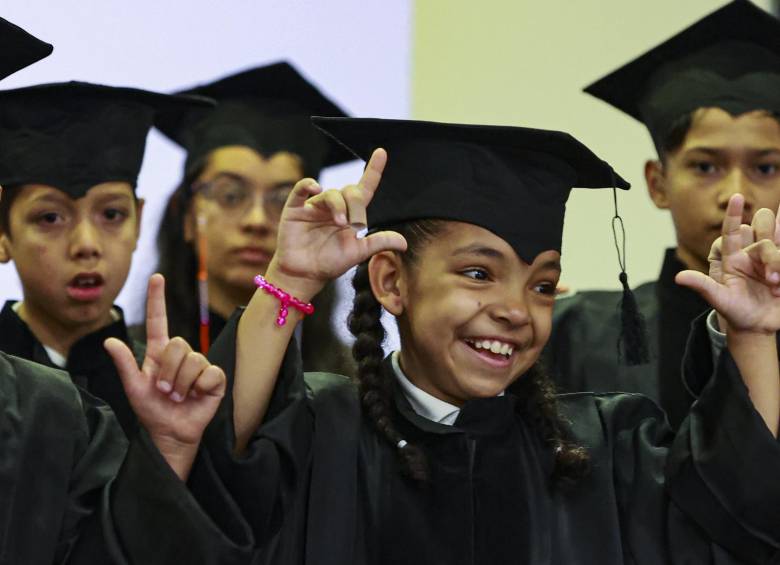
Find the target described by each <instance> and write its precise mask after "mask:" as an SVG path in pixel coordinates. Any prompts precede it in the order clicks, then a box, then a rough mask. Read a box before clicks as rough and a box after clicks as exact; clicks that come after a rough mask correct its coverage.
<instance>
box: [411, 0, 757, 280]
mask: <svg viewBox="0 0 780 565" xmlns="http://www.w3.org/2000/svg"><path fill="white" fill-rule="evenodd" d="M725 3H726V0H579V1H568V2H562V1H560V0H481V1H479V2H474V1H473V0H418V1H417V2H416V3H415V8H414V46H413V53H414V59H413V76H412V115H413V117H414V118H417V119H431V120H441V121H455V122H461V121H462V122H470V123H484V124H506V125H523V126H529V127H539V128H547V129H559V130H564V131H568V132H570V133H572V134H573V135H575V136H576V137H577V138H578V139H580V140H581V141H582V142H583V143H585V144H587V145H588V146H589V147H591V148H592V149H593V150H594V151H595V152H596V153H597V154H598V155H599V156H600V157H602V158H603V159H606V160H607V161H609V162H610V163H611V164H612V165H613V166H614V167H615V169H616V170H617V171H618V172H619V173H620V174H621V175H623V176H624V177H625V178H626V179H628V180H629V181H630V182H631V184H632V185H633V188H632V190H631V191H629V192H628V193H621V194H620V195H619V199H620V211H621V214H622V216H623V218H624V219H625V224H626V230H627V237H628V243H627V250H628V273H629V276H630V282H631V284H632V285H637V284H639V283H641V282H644V281H648V280H652V279H655V278H657V276H658V273H659V271H660V267H661V260H662V257H663V251H664V248H665V247H667V246H672V245H674V242H675V239H674V230H673V228H672V223H671V219H670V217H669V214H668V213H667V212H664V211H659V210H657V209H656V208H655V207H654V206H653V204H652V203H651V202H650V198H649V197H648V195H647V189H646V185H645V180H644V176H643V166H644V162H645V160H646V159H649V158H653V157H654V155H655V152H654V150H653V146H652V143H651V140H650V136H649V135H648V133H647V130H646V129H645V128H644V127H643V126H642V125H641V124H640V123H639V122H637V121H635V120H634V119H633V118H631V117H629V116H627V115H625V114H622V113H621V112H619V111H618V110H615V109H614V108H612V107H611V106H609V105H607V104H605V103H603V102H601V101H600V100H597V99H595V98H593V97H591V96H589V95H587V94H584V93H583V92H582V88H583V87H584V86H586V85H588V84H590V83H591V82H593V81H594V80H596V79H598V78H600V77H601V76H603V75H605V74H607V73H608V72H610V71H612V70H614V69H616V68H618V67H619V66H621V65H623V64H624V63H626V62H628V61H629V60H631V59H632V58H634V57H636V56H638V55H640V54H642V53H644V52H645V51H647V50H648V49H650V48H651V47H652V46H654V45H656V44H657V43H660V42H661V41H664V40H666V39H668V38H669V37H671V36H672V35H674V34H675V33H677V32H679V31H681V30H682V29H684V28H685V27H687V26H688V25H690V24H692V23H693V22H695V21H696V20H697V19H699V18H701V17H702V16H704V15H705V14H708V13H709V12H711V11H713V10H715V9H717V8H719V7H720V6H722V5H723V4H725ZM756 4H757V5H759V6H761V7H762V8H765V9H766V8H768V7H769V5H770V1H769V0H758V1H757V2H756ZM612 214H613V211H612V194H611V191H606V190H602V191H593V190H574V191H572V195H571V198H570V199H569V203H568V206H567V213H566V225H565V228H564V234H563V257H562V265H563V278H562V282H564V283H566V284H568V285H571V286H572V287H573V288H575V289H585V288H619V286H620V283H619V282H618V278H617V277H618V273H619V268H618V262H617V257H616V254H615V248H614V244H613V242H612V232H611V229H610V219H611V217H612Z"/></svg>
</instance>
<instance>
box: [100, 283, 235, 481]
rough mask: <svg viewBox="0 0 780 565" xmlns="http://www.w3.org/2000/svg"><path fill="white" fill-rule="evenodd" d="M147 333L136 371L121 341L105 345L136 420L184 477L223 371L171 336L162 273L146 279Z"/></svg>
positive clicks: (216, 397)
mask: <svg viewBox="0 0 780 565" xmlns="http://www.w3.org/2000/svg"><path fill="white" fill-rule="evenodd" d="M146 336H147V337H146V357H145V358H144V361H143V364H142V366H141V368H140V369H139V368H138V365H137V364H136V361H135V358H134V357H133V353H132V352H131V351H130V348H128V347H127V345H126V344H125V343H124V342H122V341H120V340H118V339H114V338H111V339H107V340H106V343H105V347H106V349H107V350H108V353H109V354H110V355H111V358H112V359H113V361H114V364H115V365H116V367H117V371H118V372H119V376H120V377H121V379H122V385H123V386H124V389H125V393H126V394H127V398H128V400H129V402H130V406H132V408H133V410H134V411H135V413H136V415H137V416H138V420H139V421H140V423H141V425H142V426H143V427H144V428H145V429H146V431H147V432H148V433H149V436H150V437H151V439H152V441H153V442H154V443H155V445H156V446H157V448H158V449H159V450H160V453H162V455H163V457H165V459H166V460H167V461H168V463H169V464H170V465H171V467H172V468H173V469H174V471H176V473H177V474H178V475H179V477H181V478H182V479H183V480H184V479H186V476H187V475H188V474H189V469H190V467H191V466H192V462H193V460H194V458H195V454H196V453H197V449H198V445H199V443H200V440H201V437H202V435H203V431H204V430H205V428H206V425H207V424H208V423H209V421H211V419H212V418H213V417H214V414H215V412H216V410H217V407H218V406H219V403H220V400H221V399H222V397H223V396H224V394H225V375H224V373H223V372H222V370H221V369H220V368H219V367H216V366H214V365H211V364H210V363H209V362H208V360H207V359H206V358H205V357H204V356H203V355H201V354H200V353H197V352H194V351H193V350H192V348H191V347H190V346H189V344H188V343H187V342H186V341H184V340H183V339H182V338H180V337H176V338H173V339H169V337H168V318H167V315H166V312H165V281H164V279H163V277H162V276H161V275H153V276H152V277H151V278H150V279H149V290H148V296H147V303H146Z"/></svg>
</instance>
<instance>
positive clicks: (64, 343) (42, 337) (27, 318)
mask: <svg viewBox="0 0 780 565" xmlns="http://www.w3.org/2000/svg"><path fill="white" fill-rule="evenodd" d="M18 314H19V317H20V318H21V319H22V320H23V321H24V323H25V324H27V327H29V328H30V331H31V332H32V333H33V335H34V336H35V337H36V338H37V339H38V341H40V342H41V343H42V344H43V345H45V346H47V347H51V348H52V349H54V351H56V352H57V353H59V354H60V355H62V356H64V357H66V358H67V357H68V355H69V354H70V349H71V347H73V344H74V343H76V342H77V341H78V340H80V339H81V338H83V337H84V336H87V335H89V334H91V333H93V332H96V331H97V330H99V329H101V328H104V327H106V326H108V325H109V324H111V322H112V318H111V312H110V311H109V312H106V315H105V316H102V317H101V318H100V319H99V320H96V321H94V322H89V323H82V324H79V323H73V324H68V323H63V322H62V321H61V320H58V319H56V318H54V317H52V316H50V315H48V313H47V312H46V310H45V309H42V308H37V307H36V305H35V304H31V303H29V302H22V303H21V304H20V305H19V311H18Z"/></svg>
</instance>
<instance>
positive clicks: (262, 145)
mask: <svg viewBox="0 0 780 565" xmlns="http://www.w3.org/2000/svg"><path fill="white" fill-rule="evenodd" d="M178 94H189V95H191V94H195V95H201V96H208V97H209V98H214V99H215V100H217V101H218V102H219V104H218V106H217V107H216V108H215V109H213V110H203V109H193V110H192V111H190V112H186V113H183V114H179V115H173V114H171V115H169V116H167V117H165V118H163V119H162V120H160V121H159V122H158V124H157V127H158V128H159V129H160V130H161V131H162V132H163V133H164V134H165V135H167V136H168V137H169V138H170V139H171V140H173V141H175V142H176V143H178V144H179V145H181V146H183V147H184V148H185V149H186V150H187V162H186V164H185V170H186V171H190V170H191V168H192V167H193V165H195V164H196V163H198V162H200V161H201V160H202V159H203V157H205V156H206V155H207V154H208V153H210V152H211V151H213V150H215V149H218V148H220V147H225V146H230V145H242V146H245V147H251V148H252V149H254V150H255V151H257V152H258V153H260V154H262V155H265V156H270V155H272V154H274V153H277V152H279V151H289V152H291V153H294V154H296V155H298V156H300V157H301V158H302V159H303V165H304V170H305V171H306V175H307V176H314V177H316V176H318V175H319V172H320V169H322V168H323V167H327V166H330V165H336V164H339V163H343V162H346V161H351V160H352V159H353V157H352V155H351V154H350V153H349V152H348V151H346V150H345V149H344V148H343V147H341V146H340V145H339V144H337V143H333V142H332V141H330V140H329V139H328V138H326V137H324V136H323V135H321V134H320V133H319V132H317V131H316V130H315V129H314V128H313V127H312V126H311V123H310V122H309V116H311V115H314V114H316V115H323V116H345V115H346V114H345V113H344V111H343V110H342V109H341V108H339V107H338V106H337V105H336V104H335V103H334V102H333V101H332V100H330V99H329V98H327V97H326V96H325V95H324V94H323V93H322V92H320V90H319V89H318V88H317V87H316V86H315V85H314V84H312V83H311V82H310V81H309V80H307V79H306V78H304V77H303V76H302V75H301V74H300V73H299V72H298V71H297V70H296V69H295V67H293V66H292V65H291V64H290V63H288V62H285V61H280V62H277V63H273V64H270V65H265V66H262V67H254V68H252V69H248V70H245V71H242V72H239V73H236V74H232V75H229V76H226V77H223V78H221V79H219V80H217V81H214V82H211V83H208V84H202V85H199V86H196V87H193V88H189V89H186V90H182V91H179V92H178Z"/></svg>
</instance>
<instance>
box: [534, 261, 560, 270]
mask: <svg viewBox="0 0 780 565" xmlns="http://www.w3.org/2000/svg"><path fill="white" fill-rule="evenodd" d="M537 268H538V269H539V270H540V271H548V270H553V271H560V270H561V262H560V261H559V260H558V259H550V260H549V261H545V262H544V263H542V264H541V265H539V266H538V267H537Z"/></svg>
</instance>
